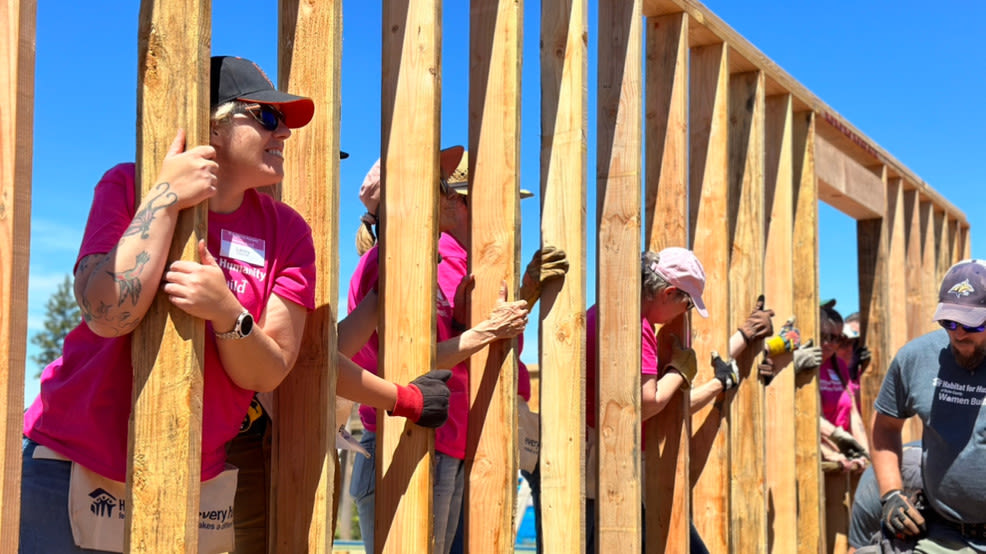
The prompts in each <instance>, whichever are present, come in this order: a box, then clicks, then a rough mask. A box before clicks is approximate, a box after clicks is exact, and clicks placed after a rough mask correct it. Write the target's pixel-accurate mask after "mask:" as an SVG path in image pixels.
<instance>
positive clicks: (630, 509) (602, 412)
mask: <svg viewBox="0 0 986 554" xmlns="http://www.w3.org/2000/svg"><path fill="white" fill-rule="evenodd" d="M641 23H642V18H641V16H640V0H618V1H611V2H600V3H599V56H598V58H599V59H600V60H608V62H607V63H605V64H600V65H599V72H598V98H599V100H598V111H597V122H598V135H597V136H598V137H599V141H598V146H597V157H596V190H597V196H596V200H597V201H596V215H597V218H598V221H599V231H598V251H597V252H598V254H597V257H596V262H597V271H596V275H597V281H596V290H597V292H596V298H597V299H598V310H599V312H598V317H599V319H598V322H599V324H598V329H597V332H598V340H597V342H596V344H597V345H598V348H597V350H596V356H597V360H596V367H597V368H598V369H597V371H596V384H597V391H596V392H597V394H596V398H597V399H598V401H597V402H596V428H595V432H596V441H597V442H596V444H597V445H598V451H599V467H598V474H597V475H598V478H597V483H598V484H599V486H598V494H597V495H596V510H595V512H596V529H597V534H596V537H597V541H598V546H597V548H596V551H597V552H639V551H640V548H641V539H642V537H641V533H640V521H641V519H640V518H641V503H640V502H641V489H640V428H641V422H640V329H639V328H638V327H637V325H639V323H640V184H641V182H640V162H641V159H640V152H641V125H642V123H643V121H642V119H641V111H640V110H641V100H642V99H641V95H640V93H641V86H642V82H641V66H642V64H641V54H642V50H641V33H642V29H641ZM588 470H589V471H595V470H596V468H591V467H590V468H588ZM590 524H591V522H590Z"/></svg>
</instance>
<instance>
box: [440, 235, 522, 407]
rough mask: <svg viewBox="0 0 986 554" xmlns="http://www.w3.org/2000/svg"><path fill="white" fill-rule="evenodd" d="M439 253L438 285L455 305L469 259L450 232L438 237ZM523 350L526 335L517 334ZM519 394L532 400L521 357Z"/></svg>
mask: <svg viewBox="0 0 986 554" xmlns="http://www.w3.org/2000/svg"><path fill="white" fill-rule="evenodd" d="M438 253H439V255H441V257H442V261H441V263H439V264H438V286H439V288H441V289H442V292H444V293H445V297H446V298H448V299H449V301H450V302H452V306H453V307H454V306H455V289H456V288H457V287H458V286H459V283H460V282H462V278H463V277H465V276H466V275H468V273H469V259H468V256H467V254H466V249H465V247H464V246H462V245H461V244H459V241H457V240H455V237H453V236H452V235H450V234H448V233H442V234H441V235H440V236H439V237H438ZM523 351H524V335H523V334H520V335H518V336H517V355H518V356H520V353H521V352H523ZM517 394H519V395H520V397H521V398H523V399H524V400H527V401H530V400H531V373H530V371H528V369H527V366H526V365H525V364H524V362H522V361H520V359H518V360H517Z"/></svg>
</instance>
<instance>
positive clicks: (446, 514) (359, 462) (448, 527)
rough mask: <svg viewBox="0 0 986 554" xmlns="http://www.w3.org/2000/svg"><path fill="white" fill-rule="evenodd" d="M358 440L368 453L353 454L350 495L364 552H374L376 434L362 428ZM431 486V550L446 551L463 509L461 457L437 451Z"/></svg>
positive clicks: (462, 467) (462, 468)
mask: <svg viewBox="0 0 986 554" xmlns="http://www.w3.org/2000/svg"><path fill="white" fill-rule="evenodd" d="M359 442H360V444H361V445H362V446H363V448H365V449H366V451H367V452H369V453H370V457H369V458H366V457H365V456H357V457H356V460H355V462H354V463H353V477H352V482H351V483H350V485H349V495H350V496H352V497H353V501H354V502H356V511H357V513H359V530H360V533H361V534H362V536H363V546H364V548H365V549H366V551H367V552H374V549H373V542H374V541H373V538H374V537H373V525H374V513H375V511H376V472H375V467H376V461H377V456H376V450H377V448H376V447H377V435H376V433H374V432H372V431H363V436H362V438H360V441H359ZM432 487H433V489H432V506H433V507H432V510H433V514H434V530H433V533H434V534H433V536H434V537H435V548H434V552H435V553H436V554H447V553H448V551H449V549H450V548H451V547H452V539H453V538H454V537H455V532H456V529H457V528H458V526H459V514H460V513H461V512H462V492H463V489H464V488H465V465H464V464H463V463H462V460H460V459H458V458H453V457H452V456H448V455H446V454H441V453H438V452H436V453H435V457H434V462H433V466H432Z"/></svg>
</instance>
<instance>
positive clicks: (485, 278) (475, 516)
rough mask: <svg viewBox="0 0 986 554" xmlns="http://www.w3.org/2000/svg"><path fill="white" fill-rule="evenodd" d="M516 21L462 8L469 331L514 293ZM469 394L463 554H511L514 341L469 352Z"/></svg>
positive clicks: (493, 6) (500, 12)
mask: <svg viewBox="0 0 986 554" xmlns="http://www.w3.org/2000/svg"><path fill="white" fill-rule="evenodd" d="M521 16H522V5H520V4H517V3H514V2H482V1H479V0H473V2H471V9H470V36H469V38H470V46H469V49H470V57H469V58H470V68H469V165H470V167H469V180H470V192H469V201H470V203H471V204H470V206H472V207H473V209H472V210H470V216H471V218H472V230H471V235H470V241H471V244H469V246H468V248H469V253H470V255H469V263H470V273H471V274H473V275H475V277H476V286H475V288H474V289H473V291H472V299H471V302H470V305H469V307H470V317H471V321H472V325H475V324H477V323H479V322H480V321H482V320H483V319H485V318H486V316H487V315H488V314H489V313H490V311H492V310H493V308H494V307H495V303H496V301H497V298H498V294H499V291H500V287H501V283H504V282H505V283H506V284H507V290H508V291H513V292H515V291H516V290H517V287H518V279H517V275H518V263H519V262H518V256H519V252H520V206H519V201H520V196H519V188H520V69H521V59H520V56H521V40H522V26H521V19H522V17H521ZM476 206H482V209H476ZM513 296H515V294H511V299H513V298H512V297H513ZM469 388H470V393H469V397H470V407H469V432H468V444H467V446H466V472H467V473H466V506H465V510H466V520H465V521H466V530H465V531H466V534H465V538H466V541H467V542H466V551H468V552H504V553H505V552H512V551H513V545H514V506H515V504H516V491H517V486H516V485H517V471H518V466H517V463H518V462H517V350H516V341H500V342H497V343H494V344H491V345H490V346H489V348H485V349H483V350H480V351H479V352H477V353H476V354H474V355H473V356H472V357H471V359H470V376H469Z"/></svg>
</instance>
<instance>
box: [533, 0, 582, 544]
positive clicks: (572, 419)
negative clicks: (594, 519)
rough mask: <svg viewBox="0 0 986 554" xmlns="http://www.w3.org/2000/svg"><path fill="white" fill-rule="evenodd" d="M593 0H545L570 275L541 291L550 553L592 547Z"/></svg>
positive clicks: (552, 143) (554, 200) (555, 179)
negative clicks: (588, 524)
mask: <svg viewBox="0 0 986 554" xmlns="http://www.w3.org/2000/svg"><path fill="white" fill-rule="evenodd" d="M587 9H588V7H587V3H586V1H585V0H546V1H544V2H542V3H541V240H542V244H551V245H554V246H557V247H559V248H561V249H562V250H564V251H565V252H566V254H567V255H568V260H569V264H570V265H569V270H568V273H567V274H566V275H565V280H564V283H549V284H548V285H547V286H546V287H545V288H544V290H543V291H542V293H541V314H540V321H541V331H540V335H541V344H540V346H541V360H540V369H541V399H540V402H541V456H540V460H539V464H540V471H541V517H542V526H543V528H544V549H545V551H546V552H582V551H583V549H584V547H585V480H584V475H585V471H586V467H585V438H584V437H585V332H586V329H585V287H586V285H585V279H586V276H585V272H586V267H585V263H586V262H585V260H586V245H585V240H586V239H585V232H586V206H585V198H586V192H587V185H586V181H587V179H586V148H587V146H586V136H587V135H588V122H587V118H588V113H587V106H588V101H587V88H586V87H587V75H588V72H587V60H588V52H587V48H588V46H587V40H588V35H587V33H588V20H587Z"/></svg>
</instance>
